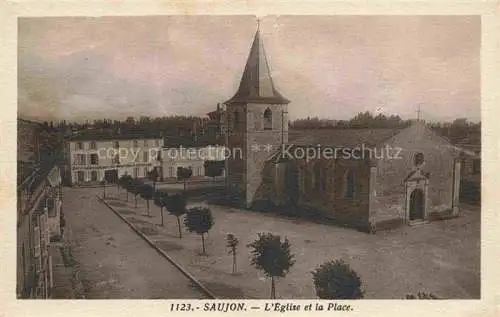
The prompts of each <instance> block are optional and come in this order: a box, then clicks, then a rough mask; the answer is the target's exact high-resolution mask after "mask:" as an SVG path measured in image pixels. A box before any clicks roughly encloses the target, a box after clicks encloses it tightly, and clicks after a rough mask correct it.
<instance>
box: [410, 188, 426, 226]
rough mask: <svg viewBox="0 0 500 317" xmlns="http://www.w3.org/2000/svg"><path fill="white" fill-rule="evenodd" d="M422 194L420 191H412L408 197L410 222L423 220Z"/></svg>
mask: <svg viewBox="0 0 500 317" xmlns="http://www.w3.org/2000/svg"><path fill="white" fill-rule="evenodd" d="M424 206H425V204H424V193H423V192H422V190H421V189H419V188H417V189H415V190H413V192H412V193H411V195H410V215H409V216H410V220H419V219H424V214H425V210H424Z"/></svg>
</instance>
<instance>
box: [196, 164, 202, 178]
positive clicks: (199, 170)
mask: <svg viewBox="0 0 500 317" xmlns="http://www.w3.org/2000/svg"><path fill="white" fill-rule="evenodd" d="M197 175H199V176H202V175H203V167H201V166H199V167H198V173H197Z"/></svg>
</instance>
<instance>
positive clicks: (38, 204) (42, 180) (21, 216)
mask: <svg viewBox="0 0 500 317" xmlns="http://www.w3.org/2000/svg"><path fill="white" fill-rule="evenodd" d="M60 175H61V174H60V169H59V167H58V166H57V165H51V164H47V163H46V164H44V165H40V166H38V167H36V168H35V169H34V171H33V172H32V173H31V174H30V175H29V176H27V177H26V178H25V179H24V180H23V181H22V182H21V184H19V185H18V189H17V213H18V216H17V297H18V298H50V296H51V288H52V287H53V283H52V281H53V277H52V257H51V245H52V243H54V242H57V241H59V240H60V239H61V235H62V231H61V226H60V219H61V217H62V184H61V176H60ZM56 252H58V251H57V250H56Z"/></svg>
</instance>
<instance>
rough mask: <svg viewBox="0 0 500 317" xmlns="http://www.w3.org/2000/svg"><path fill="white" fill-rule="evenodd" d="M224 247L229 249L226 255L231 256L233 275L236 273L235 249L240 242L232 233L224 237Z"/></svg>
mask: <svg viewBox="0 0 500 317" xmlns="http://www.w3.org/2000/svg"><path fill="white" fill-rule="evenodd" d="M226 242H227V244H226V247H227V248H228V249H229V252H228V254H229V255H232V256H233V274H234V273H236V248H237V247H238V244H239V243H240V241H238V238H236V236H235V235H234V234H232V233H228V234H227V235H226Z"/></svg>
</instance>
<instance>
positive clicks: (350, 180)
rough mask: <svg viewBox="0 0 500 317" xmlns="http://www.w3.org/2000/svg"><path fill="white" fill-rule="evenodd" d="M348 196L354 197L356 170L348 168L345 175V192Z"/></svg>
mask: <svg viewBox="0 0 500 317" xmlns="http://www.w3.org/2000/svg"><path fill="white" fill-rule="evenodd" d="M344 197H346V198H353V197H354V171H353V170H347V171H346V175H345V194H344Z"/></svg>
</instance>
